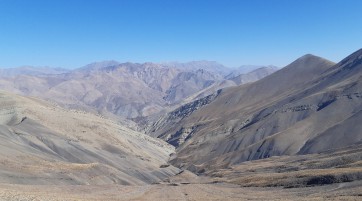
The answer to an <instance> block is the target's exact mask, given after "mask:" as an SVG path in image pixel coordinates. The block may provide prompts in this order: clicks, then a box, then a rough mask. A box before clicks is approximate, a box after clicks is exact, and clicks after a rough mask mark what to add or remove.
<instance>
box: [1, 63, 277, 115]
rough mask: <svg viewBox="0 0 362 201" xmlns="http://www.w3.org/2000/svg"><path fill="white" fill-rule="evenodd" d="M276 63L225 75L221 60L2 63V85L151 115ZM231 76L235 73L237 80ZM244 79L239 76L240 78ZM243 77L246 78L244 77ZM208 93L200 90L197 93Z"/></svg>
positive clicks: (93, 107)
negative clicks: (51, 65) (63, 65)
mask: <svg viewBox="0 0 362 201" xmlns="http://www.w3.org/2000/svg"><path fill="white" fill-rule="evenodd" d="M275 70H276V68H272V69H265V68H262V67H261V68H259V69H257V70H255V72H253V73H250V74H245V75H244V77H243V78H237V76H239V74H235V75H236V76H235V77H230V75H229V78H228V79H226V78H224V77H225V76H226V74H228V71H230V69H228V68H226V67H224V66H222V65H221V64H218V63H216V62H207V61H200V62H196V61H195V62H190V63H170V64H156V63H144V64H138V63H118V62H116V61H105V62H96V63H92V64H89V65H87V66H85V67H82V68H79V69H75V70H72V71H65V70H61V69H60V70H57V69H53V70H50V69H49V70H48V69H46V70H43V68H40V69H37V68H31V69H23V68H19V69H3V70H2V76H1V77H3V78H1V79H0V89H4V90H7V91H11V92H14V93H17V94H21V95H27V96H35V97H40V98H43V99H46V100H51V101H54V102H57V103H58V104H60V105H62V106H64V107H69V108H78V109H84V110H87V111H95V112H97V113H101V114H107V113H111V114H115V115H117V116H120V117H125V118H136V117H140V116H148V115H151V114H154V113H158V112H160V111H161V110H162V109H163V107H165V106H166V105H170V104H171V105H172V104H176V103H179V102H180V101H182V100H183V99H184V98H186V97H189V96H191V95H193V94H195V93H197V92H199V91H201V90H203V89H206V88H210V87H211V86H213V87H214V88H215V87H218V86H219V85H220V86H219V88H220V87H223V86H225V81H227V80H231V81H229V83H228V84H227V86H232V85H237V84H241V83H245V82H250V81H255V80H257V79H260V78H262V77H265V76H267V75H268V74H271V73H272V72H274V71H275ZM232 79H235V81H234V80H232ZM238 79H239V80H238ZM240 79H242V80H243V81H240ZM205 95H208V93H207V92H206V93H203V94H198V97H202V96H205Z"/></svg>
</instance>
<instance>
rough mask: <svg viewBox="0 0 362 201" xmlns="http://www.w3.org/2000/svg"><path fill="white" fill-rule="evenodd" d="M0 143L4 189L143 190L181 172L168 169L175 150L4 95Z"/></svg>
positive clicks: (0, 97) (81, 115)
mask: <svg viewBox="0 0 362 201" xmlns="http://www.w3.org/2000/svg"><path fill="white" fill-rule="evenodd" d="M0 137H1V142H0V144H1V146H0V183H10V184H31V185H36V184H38V185H48V184H56V185H60V184H61V185H68V184H77V185H78V184H82V185H103V184H124V185H142V184H150V183H154V182H160V181H161V180H164V179H165V178H167V177H169V176H171V175H175V174H176V173H178V172H179V170H178V169H177V168H175V167H173V166H170V165H167V166H165V164H167V160H168V158H169V155H170V154H171V153H173V152H174V149H173V147H172V146H170V145H168V144H166V143H165V142H163V141H161V140H157V139H154V138H151V137H148V136H146V135H144V134H141V133H138V132H135V131H132V130H130V129H128V128H125V127H123V126H121V125H119V124H117V123H114V122H113V121H110V120H107V119H105V118H103V117H102V116H95V115H93V114H89V113H86V112H83V111H77V110H67V109H62V108H60V107H58V106H56V105H53V104H50V103H48V102H45V101H41V100H38V99H34V98H25V97H21V96H17V95H12V94H8V93H4V92H1V93H0ZM162 165H164V167H163V168H160V166H162Z"/></svg>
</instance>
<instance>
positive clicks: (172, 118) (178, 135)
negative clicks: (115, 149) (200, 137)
mask: <svg viewBox="0 0 362 201" xmlns="http://www.w3.org/2000/svg"><path fill="white" fill-rule="evenodd" d="M220 93H221V90H218V91H217V92H216V93H214V94H211V95H208V96H206V97H204V98H201V99H198V100H195V101H193V102H190V103H188V104H185V105H182V106H181V107H179V108H177V109H175V110H173V111H172V112H169V113H167V114H165V115H163V116H162V117H161V118H160V119H159V120H158V121H157V122H155V123H153V124H152V125H151V126H150V127H149V128H148V130H147V131H146V133H148V134H149V135H151V136H153V137H157V138H161V139H163V140H164V141H166V142H168V143H170V144H172V145H173V146H175V147H178V146H179V145H181V144H182V143H184V142H185V140H186V139H188V138H190V137H191V134H192V132H193V131H194V129H195V128H193V127H191V128H186V127H182V128H180V129H179V130H178V131H176V132H174V133H173V132H170V125H173V124H177V123H178V122H180V121H181V120H182V119H184V118H186V117H188V116H190V115H191V114H192V113H193V112H195V111H196V110H198V109H199V108H201V107H203V106H205V105H207V104H209V103H211V102H212V101H213V100H214V99H215V98H216V97H217V96H218V95H219V94H220Z"/></svg>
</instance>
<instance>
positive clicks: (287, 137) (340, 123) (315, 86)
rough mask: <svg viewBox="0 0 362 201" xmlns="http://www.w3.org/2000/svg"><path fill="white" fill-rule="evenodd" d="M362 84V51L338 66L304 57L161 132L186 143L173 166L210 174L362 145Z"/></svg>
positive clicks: (232, 90) (226, 93)
mask: <svg viewBox="0 0 362 201" xmlns="http://www.w3.org/2000/svg"><path fill="white" fill-rule="evenodd" d="M361 77H362V50H359V51H357V52H355V53H353V54H352V55H350V56H349V57H347V58H346V59H344V60H342V61H341V62H339V63H338V64H334V63H332V62H330V61H327V60H325V59H322V58H320V57H316V56H313V55H305V56H303V57H301V58H299V59H297V60H296V61H294V62H293V63H291V64H290V65H288V66H286V67H285V68H283V69H281V70H279V71H277V72H275V73H273V74H272V75H270V76H267V77H265V78H263V79H261V80H259V81H257V82H253V83H251V84H247V85H241V86H237V87H231V88H227V89H224V90H222V91H221V93H220V94H219V95H218V96H217V97H216V98H215V99H214V100H213V101H212V102H211V103H209V104H207V105H205V106H203V107H201V108H200V109H198V110H196V111H194V112H193V113H191V114H190V115H188V116H187V117H184V118H179V119H178V120H177V122H174V121H170V122H172V123H170V124H165V125H167V126H162V127H163V128H168V129H167V131H165V135H166V136H177V135H178V136H180V139H179V140H178V142H180V143H178V144H175V145H176V146H178V148H177V154H176V155H174V158H173V160H172V163H173V164H174V165H176V166H179V167H184V168H189V169H190V170H192V171H196V172H198V171H199V172H203V171H205V169H215V168H218V167H228V166H230V165H233V164H238V163H240V162H243V161H247V160H255V159H262V158H268V157H271V156H281V155H300V154H309V153H319V152H322V151H326V150H330V149H332V150H333V149H339V148H343V147H346V146H350V145H353V144H358V143H360V142H361V140H362V132H361V130H362V128H360V125H359V124H358V123H357V122H361V121H362V119H361V109H362V98H361V97H362V96H361V91H362V80H361ZM158 129H159V130H162V129H160V128H158ZM156 130H157V129H156ZM185 136H186V140H183V138H184V137H185ZM358 146H359V145H358Z"/></svg>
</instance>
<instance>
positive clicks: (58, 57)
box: [0, 0, 362, 68]
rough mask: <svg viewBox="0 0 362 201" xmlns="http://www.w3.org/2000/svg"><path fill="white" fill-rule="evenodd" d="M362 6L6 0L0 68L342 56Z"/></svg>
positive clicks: (243, 0)
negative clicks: (117, 62) (92, 63)
mask: <svg viewBox="0 0 362 201" xmlns="http://www.w3.org/2000/svg"><path fill="white" fill-rule="evenodd" d="M361 9H362V0H218V1H216V0H215V1H213V0H0V67H16V66H21V65H35V66H54V67H66V68H75V67H80V66H83V65H85V64H87V63H90V62H93V61H102V60H111V59H113V60H117V61H120V62H126V61H130V62H145V61H151V62H163V61H181V62H183V61H191V60H212V61H218V62H220V63H222V64H224V65H227V66H231V67H233V66H239V65H242V64H262V65H264V64H274V65H278V66H284V65H286V64H288V63H290V62H291V61H293V60H294V59H296V58H297V57H300V56H302V55H304V54H306V53H312V54H315V55H318V56H322V57H324V58H327V59H330V60H332V61H339V60H340V59H342V58H344V57H345V56H347V55H348V54H350V53H352V52H353V51H355V50H357V49H359V48H362V10H361Z"/></svg>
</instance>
